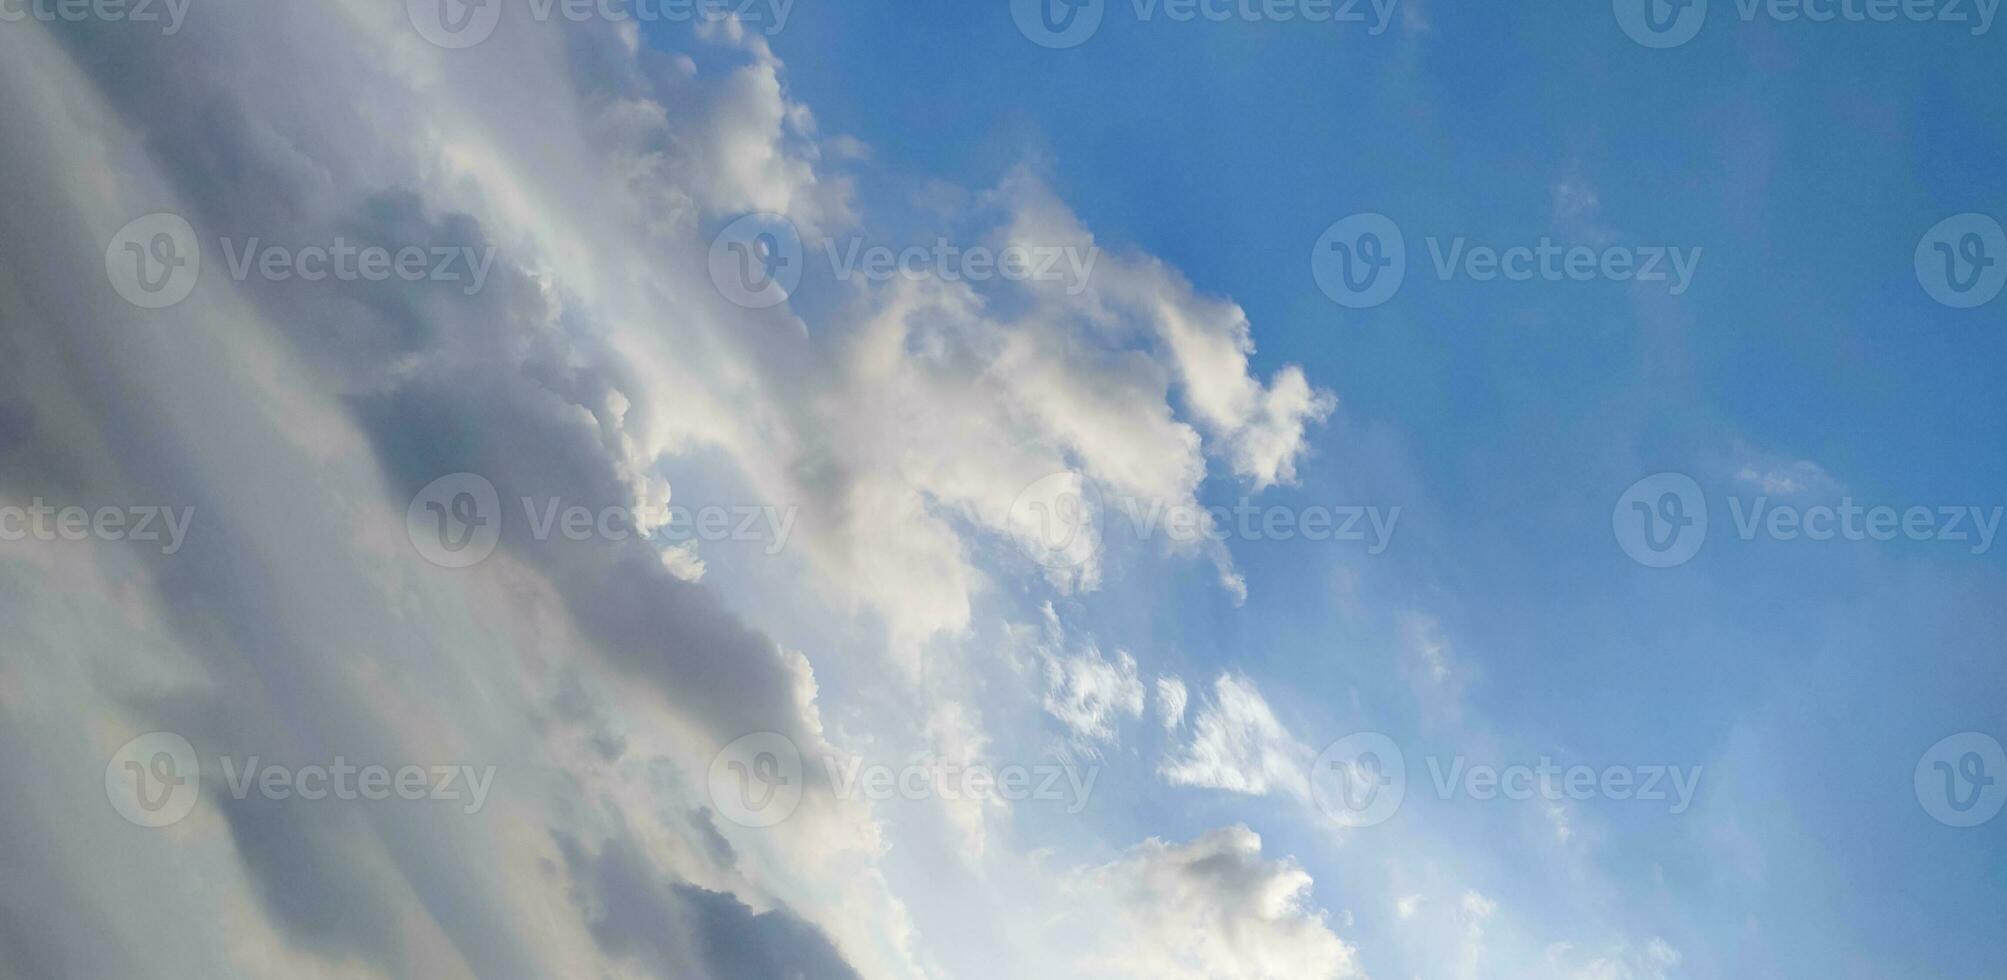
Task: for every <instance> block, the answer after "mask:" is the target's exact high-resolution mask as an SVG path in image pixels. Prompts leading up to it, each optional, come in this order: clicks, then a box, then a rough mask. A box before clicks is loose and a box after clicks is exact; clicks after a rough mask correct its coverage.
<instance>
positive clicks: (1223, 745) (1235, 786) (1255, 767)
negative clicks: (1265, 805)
mask: <svg viewBox="0 0 2007 980" xmlns="http://www.w3.org/2000/svg"><path fill="white" fill-rule="evenodd" d="M1314 754H1315V753H1312V752H1311V751H1310V750H1309V749H1308V748H1307V747H1305V746H1304V745H1303V744H1302V743H1300V742H1298V741H1297V740H1296V739H1295V738H1294V737H1293V736H1291V735H1290V734H1289V732H1288V730H1287V729H1285V728H1283V726H1282V723H1281V722H1280V721H1277V720H1276V717H1275V712H1274V711H1273V710H1272V709H1270V708H1269V706H1268V702H1267V701H1265V700H1263V699H1262V696H1261V692H1260V691H1259V690H1257V689H1256V688H1255V686H1254V682H1253V681H1251V680H1248V679H1247V678H1245V677H1241V676H1238V675H1234V674H1222V675H1221V676H1220V678H1219V680H1217V681H1215V682H1214V683H1213V696H1212V698H1210V699H1208V700H1207V701H1205V702H1203V703H1202V705H1201V706H1200V708H1199V714H1198V718H1197V719H1196V720H1195V721H1193V722H1192V736H1191V740H1190V741H1189V742H1187V743H1186V744H1185V745H1184V746H1183V747H1182V748H1180V749H1178V750H1177V752H1176V753H1175V754H1174V755H1173V756H1171V757H1169V758H1166V759H1165V760H1164V761H1163V762H1162V764H1160V765H1159V766H1158V770H1157V771H1158V772H1159V773H1160V774H1161V775H1162V776H1163V777H1164V779H1165V780H1166V781H1168V782H1169V783H1171V784H1172V785H1174V786H1196V787H1202V788H1207V789H1223V790H1228V791H1231V792H1235V793H1247V794H1250V795H1253V796H1265V795H1267V794H1269V793H1271V792H1282V793H1287V794H1290V795H1292V796H1296V797H1298V798H1301V799H1308V798H1309V793H1310V784H1309V781H1308V777H1307V775H1306V773H1307V769H1308V766H1309V765H1310V762H1311V759H1312V756H1313V755H1314Z"/></svg>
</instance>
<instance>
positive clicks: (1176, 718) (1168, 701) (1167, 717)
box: [1157, 675, 1190, 732]
mask: <svg viewBox="0 0 2007 980" xmlns="http://www.w3.org/2000/svg"><path fill="white" fill-rule="evenodd" d="M1189 696H1190V695H1189V694H1188V693H1187V692H1186V691H1185V682H1184V681H1183V680H1180V679H1179V678H1177V677H1175V676H1171V675H1166V676H1164V677H1159V678H1157V718H1158V720H1160V721H1162V722H1163V723H1164V730H1165V731H1167V732H1175V731H1177V730H1178V726H1179V725H1182V724H1184V723H1185V701H1186V699H1187V698H1188V697H1189Z"/></svg>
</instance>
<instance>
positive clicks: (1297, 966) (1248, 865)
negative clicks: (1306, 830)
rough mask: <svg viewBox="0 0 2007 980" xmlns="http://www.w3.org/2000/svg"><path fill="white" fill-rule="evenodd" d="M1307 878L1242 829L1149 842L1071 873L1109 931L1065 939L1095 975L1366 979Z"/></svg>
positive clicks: (1178, 979) (1071, 883) (1074, 889)
mask: <svg viewBox="0 0 2007 980" xmlns="http://www.w3.org/2000/svg"><path fill="white" fill-rule="evenodd" d="M1311 885H1312V882H1311V879H1310V876H1309V875H1308V874H1306V873H1305V872H1304V871H1303V870H1302V869H1301V868H1299V867H1297V866H1296V865H1295V864H1294V863H1292V862H1289V861H1268V860H1264V859H1263V858H1262V856H1261V837H1260V835H1258V834H1256V833H1254V832H1253V831H1251V830H1249V829H1247V828H1246V827H1242V826H1233V827H1223V828H1220V829H1218V830H1214V831H1211V832H1209V833H1207V834H1205V835H1203V836H1201V837H1199V838H1197V839H1195V840H1191V841H1187V842H1184V843H1167V842H1165V841H1161V840H1157V839H1154V838H1153V839H1151V840H1147V841H1144V842H1143V843H1142V844H1139V845H1137V846H1136V847H1135V848H1133V849H1131V850H1130V851H1129V852H1128V853H1126V854H1124V855H1122V857H1120V858H1118V859H1117V860H1115V861H1112V862H1110V863H1108V864H1105V865H1101V866H1099V867H1094V868H1090V869H1086V870H1084V871H1082V872H1080V873H1077V874H1075V875H1073V876H1072V877H1071V878H1069V880H1068V881H1067V883H1066V887H1067V889H1068V890H1069V892H1070V893H1072V894H1073V895H1074V896H1075V897H1076V899H1079V900H1083V901H1087V902H1091V903H1092V904H1093V906H1094V907H1097V908H1101V909H1105V910H1106V911H1105V913H1104V914H1107V915H1109V916H1110V917H1111V918H1110V921H1107V922H1103V923H1097V924H1096V926H1098V927H1099V928H1100V929H1101V930H1104V931H1103V933H1102V934H1101V935H1099V936H1096V935H1091V934H1090V935H1079V934H1069V935H1068V939H1069V941H1073V942H1079V943H1081V944H1083V945H1084V946H1086V948H1087V949H1088V953H1087V955H1086V956H1085V957H1084V966H1085V967H1086V971H1085V973H1084V975H1086V976H1093V977H1139V978H1140V977H1150V978H1158V977H1163V978H1174V980H1183V978H1192V980H1213V978H1224V980H1240V978H1245V980H1266V978H1271V977H1302V978H1305V980H1311V978H1322V980H1336V978H1345V977H1362V976H1364V973H1363V972H1362V971H1361V970H1360V968H1359V964H1358V959H1357V954H1356V952H1355V951H1354V950H1353V948H1352V947H1351V946H1350V945H1348V944H1347V943H1345V942H1344V941H1343V940H1341V939H1340V938H1338V936H1337V935H1336V934H1334V933H1333V932H1332V931H1331V929H1330V926H1329V924H1328V923H1327V922H1326V915H1325V913H1324V912H1322V911H1321V910H1318V909H1317V908H1315V906H1314V905H1313V904H1312V901H1311Z"/></svg>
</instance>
